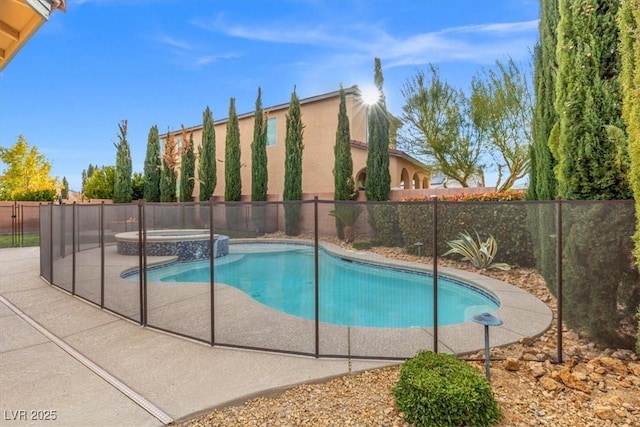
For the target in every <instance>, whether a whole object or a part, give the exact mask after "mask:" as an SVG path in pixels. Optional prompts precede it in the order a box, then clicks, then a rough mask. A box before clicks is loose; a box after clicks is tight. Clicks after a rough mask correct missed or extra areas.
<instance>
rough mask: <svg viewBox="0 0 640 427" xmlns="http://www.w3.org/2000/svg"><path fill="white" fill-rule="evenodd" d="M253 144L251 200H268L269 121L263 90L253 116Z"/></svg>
mask: <svg viewBox="0 0 640 427" xmlns="http://www.w3.org/2000/svg"><path fill="white" fill-rule="evenodd" d="M253 120H254V121H253V141H252V142H251V200H253V201H265V200H267V188H268V184H269V175H268V173H267V120H266V117H265V115H264V112H263V110H262V89H260V88H258V97H257V99H256V111H255V114H254V116H253Z"/></svg>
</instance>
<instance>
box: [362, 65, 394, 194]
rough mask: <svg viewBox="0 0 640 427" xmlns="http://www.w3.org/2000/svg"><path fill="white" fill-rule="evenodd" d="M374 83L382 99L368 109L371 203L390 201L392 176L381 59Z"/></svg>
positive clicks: (369, 192)
mask: <svg viewBox="0 0 640 427" xmlns="http://www.w3.org/2000/svg"><path fill="white" fill-rule="evenodd" d="M374 82H375V85H376V87H377V88H378V91H379V92H380V99H379V100H378V102H377V103H376V104H375V105H372V106H370V107H368V114H367V126H368V130H369V134H368V141H367V144H368V150H367V176H366V179H365V194H366V196H367V200H369V201H383V200H389V193H390V191H391V175H390V174H389V116H388V113H387V106H386V101H385V96H384V92H383V90H382V85H383V83H384V78H383V76H382V68H381V65H380V58H375V66H374Z"/></svg>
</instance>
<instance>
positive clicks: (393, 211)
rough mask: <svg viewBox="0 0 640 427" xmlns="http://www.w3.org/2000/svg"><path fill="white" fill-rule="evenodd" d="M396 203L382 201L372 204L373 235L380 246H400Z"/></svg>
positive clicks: (400, 239) (400, 234) (401, 243)
mask: <svg viewBox="0 0 640 427" xmlns="http://www.w3.org/2000/svg"><path fill="white" fill-rule="evenodd" d="M397 208H398V205H397V204H395V203H382V204H375V205H373V206H372V215H373V219H374V224H375V226H374V229H375V237H376V239H377V240H378V241H380V243H381V245H382V246H387V247H393V246H402V245H403V242H402V232H401V230H400V224H399V223H398V212H397Z"/></svg>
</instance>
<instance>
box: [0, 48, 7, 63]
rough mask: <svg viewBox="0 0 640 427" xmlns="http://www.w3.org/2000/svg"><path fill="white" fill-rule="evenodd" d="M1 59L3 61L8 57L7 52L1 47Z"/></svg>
mask: <svg viewBox="0 0 640 427" xmlns="http://www.w3.org/2000/svg"><path fill="white" fill-rule="evenodd" d="M0 59H1V60H3V61H4V60H5V59H7V53H6V52H5V51H4V49H2V48H0Z"/></svg>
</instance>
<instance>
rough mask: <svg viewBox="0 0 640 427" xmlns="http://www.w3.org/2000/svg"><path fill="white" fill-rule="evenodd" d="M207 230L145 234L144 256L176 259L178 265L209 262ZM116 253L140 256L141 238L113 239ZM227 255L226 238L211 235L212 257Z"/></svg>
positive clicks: (134, 235) (133, 234) (122, 235)
mask: <svg viewBox="0 0 640 427" xmlns="http://www.w3.org/2000/svg"><path fill="white" fill-rule="evenodd" d="M210 238H211V235H210V234H209V230H206V229H205V230H199V229H184V230H147V234H146V240H147V243H146V246H145V253H146V255H148V256H167V255H176V256H177V257H178V259H179V260H181V261H183V260H184V261H187V260H188V261H191V260H199V259H208V258H209V256H210V253H211V252H210V249H209V248H210V245H209V240H210ZM115 239H116V242H117V245H118V246H117V247H118V253H119V254H121V255H139V242H140V236H139V234H138V232H137V231H129V232H126V233H118V234H116V235H115ZM228 253H229V236H224V235H221V234H214V235H213V256H214V258H219V257H221V256H224V255H227V254H228Z"/></svg>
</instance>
